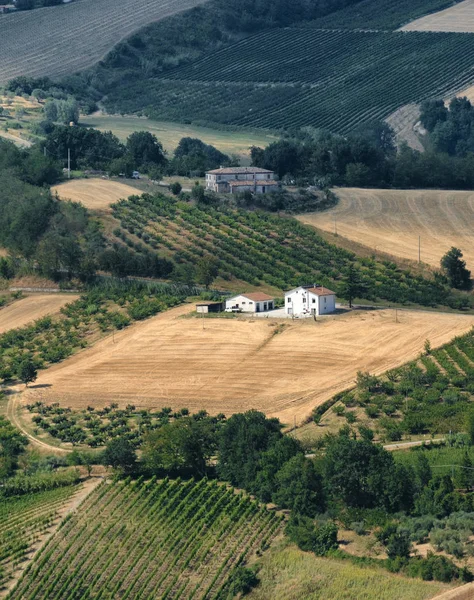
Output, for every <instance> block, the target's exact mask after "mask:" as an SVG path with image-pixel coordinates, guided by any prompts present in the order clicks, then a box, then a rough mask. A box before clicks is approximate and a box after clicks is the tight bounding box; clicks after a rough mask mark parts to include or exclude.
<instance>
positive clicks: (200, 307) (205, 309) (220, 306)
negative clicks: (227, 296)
mask: <svg viewBox="0 0 474 600" xmlns="http://www.w3.org/2000/svg"><path fill="white" fill-rule="evenodd" d="M223 310H224V303H223V302H200V303H199V304H196V312H197V313H200V314H208V313H219V312H222V311H223Z"/></svg>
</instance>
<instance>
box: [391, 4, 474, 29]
mask: <svg viewBox="0 0 474 600" xmlns="http://www.w3.org/2000/svg"><path fill="white" fill-rule="evenodd" d="M402 31H454V32H458V33H461V32H464V33H474V0H464V2H460V3H459V4H456V5H455V6H450V7H449V8H446V9H445V10H442V11H440V12H436V13H433V14H431V15H428V16H426V17H422V18H420V19H417V20H416V21H412V22H411V23H408V25H405V27H403V28H402Z"/></svg>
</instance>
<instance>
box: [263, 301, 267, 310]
mask: <svg viewBox="0 0 474 600" xmlns="http://www.w3.org/2000/svg"><path fill="white" fill-rule="evenodd" d="M266 310H267V303H266V302H265V303H264V305H263V311H264V312H265V311H266Z"/></svg>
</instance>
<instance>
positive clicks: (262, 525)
mask: <svg viewBox="0 0 474 600" xmlns="http://www.w3.org/2000/svg"><path fill="white" fill-rule="evenodd" d="M280 529H281V517H280V516H278V515H277V514H276V513H275V512H269V511H267V510H266V509H265V508H264V507H260V506H259V505H258V504H257V503H256V502H252V501H250V500H249V498H248V497H245V496H243V495H241V494H236V493H235V492H234V491H233V490H232V489H229V488H227V487H226V486H224V485H218V484H217V483H216V482H213V483H207V481H206V480H201V481H199V482H198V483H195V482H194V481H193V480H192V479H191V480H189V481H185V482H180V481H179V480H177V481H169V480H168V479H165V480H163V481H161V482H159V483H158V482H156V481H155V480H154V479H152V480H150V481H148V482H146V483H141V484H140V482H134V483H128V484H127V482H116V483H113V484H107V483H105V482H104V483H103V484H102V485H101V486H99V487H98V488H97V489H96V490H95V491H94V492H92V493H91V494H90V495H89V497H88V498H87V499H86V501H85V502H84V503H83V504H82V505H81V506H80V508H79V510H78V511H77V512H76V513H75V514H74V515H73V516H72V518H70V519H69V520H68V521H66V522H64V524H63V527H62V528H61V529H60V530H59V531H58V532H57V533H56V535H55V536H53V537H52V538H51V540H50V542H49V543H48V544H47V545H46V547H45V548H43V550H42V552H41V554H40V555H38V557H37V559H36V560H35V561H34V562H33V564H32V565H31V566H30V568H29V569H28V570H27V572H26V573H25V576H24V577H23V578H22V580H21V581H20V583H19V585H18V587H17V588H16V589H15V590H14V591H13V593H12V594H11V595H10V596H9V597H10V598H11V599H12V600H14V599H15V598H22V599H23V600H28V599H33V598H36V599H38V598H48V600H53V599H63V598H64V599H65V598H71V597H73V598H99V597H101V598H123V599H124V600H125V599H126V598H128V599H131V598H133V599H136V600H139V599H145V598H178V597H179V598H189V599H190V598H201V599H203V598H208V599H211V598H218V597H222V596H219V593H224V592H225V591H226V586H227V585H228V582H229V578H230V577H231V576H232V573H233V572H234V570H235V568H236V567H237V566H238V565H239V564H240V563H241V562H242V561H243V560H244V559H245V558H246V557H250V556H252V554H253V553H254V552H255V551H256V550H257V549H259V548H261V547H265V545H266V544H268V543H269V542H271V540H272V538H273V537H274V536H275V535H276V534H277V533H278V532H279V530H280ZM224 597H225V596H224Z"/></svg>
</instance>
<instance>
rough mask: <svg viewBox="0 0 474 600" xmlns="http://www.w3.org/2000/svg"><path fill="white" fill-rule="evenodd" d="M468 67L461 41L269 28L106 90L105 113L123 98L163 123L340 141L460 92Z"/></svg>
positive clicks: (468, 50) (468, 78)
mask: <svg viewBox="0 0 474 600" xmlns="http://www.w3.org/2000/svg"><path fill="white" fill-rule="evenodd" d="M377 10H378V9H377ZM473 61H474V36H469V35H467V34H455V33H444V34H440V33H436V34H435V33H416V32H412V33H406V32H381V31H365V32H362V31H355V30H341V29H339V28H335V29H333V30H328V29H314V28H309V27H306V28H296V27H294V28H287V29H283V30H281V29H277V30H270V31H267V32H262V33H260V34H257V35H254V36H251V37H249V38H246V39H244V40H242V41H240V42H237V43H235V44H232V45H230V46H228V47H226V48H224V49H222V50H220V51H219V52H216V53H213V54H208V55H206V56H205V57H204V58H201V59H199V60H196V61H195V62H193V63H191V64H190V65H187V66H184V67H182V68H178V69H175V70H171V71H168V72H167V74H166V78H163V79H149V80H147V86H146V90H145V91H143V84H142V83H141V82H140V83H134V82H131V83H130V86H131V87H130V89H128V88H127V85H125V86H123V87H122V88H120V89H118V90H116V91H114V90H112V91H111V92H110V93H109V94H108V98H107V101H106V106H107V107H108V108H109V110H110V111H116V112H118V111H119V109H121V110H128V108H127V106H128V104H127V102H128V101H127V102H125V101H123V98H124V97H125V96H126V97H127V98H129V99H130V109H131V110H132V111H133V110H138V108H139V107H141V108H145V107H147V113H148V115H149V116H160V118H162V119H166V120H170V121H180V120H183V118H187V119H191V120H193V122H196V123H206V124H211V123H221V124H225V125H230V126H243V127H249V128H270V129H276V128H292V127H294V128H297V127H301V126H306V125H312V126H314V127H319V128H327V129H330V130H332V131H335V132H339V133H343V134H344V133H348V132H350V131H353V130H354V129H356V128H357V127H358V126H359V125H360V124H361V123H365V122H368V121H372V120H375V119H383V118H385V117H388V116H389V115H390V114H392V113H393V112H394V111H395V110H397V109H398V108H400V107H401V106H405V105H407V104H410V103H418V102H421V101H422V100H424V99H426V98H429V97H432V96H433V95H435V96H446V95H449V94H452V93H456V92H457V91H458V90H460V89H463V88H465V87H467V86H468V85H469V84H472V83H473V81H474V75H473V73H472V71H471V65H472V63H473ZM134 86H135V87H134ZM133 98H135V99H137V101H135V100H133ZM140 103H143V104H142V105H140ZM150 106H151V107H152V108H149V107H150Z"/></svg>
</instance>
